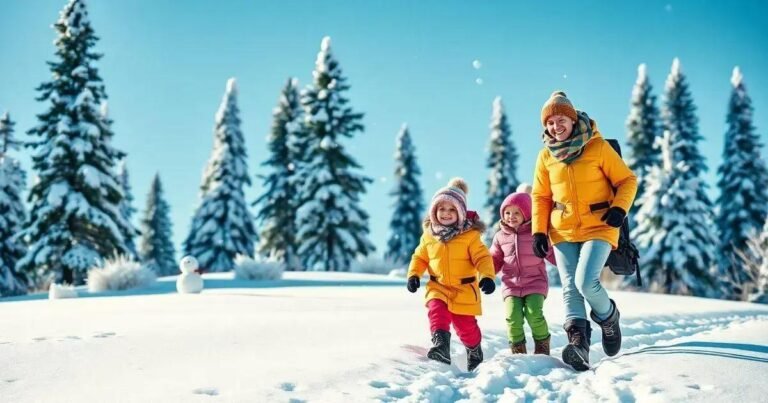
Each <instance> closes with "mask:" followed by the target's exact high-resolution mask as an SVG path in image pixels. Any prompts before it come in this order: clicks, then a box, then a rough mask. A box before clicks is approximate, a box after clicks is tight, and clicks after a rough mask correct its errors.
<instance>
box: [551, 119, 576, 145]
mask: <svg viewBox="0 0 768 403" xmlns="http://www.w3.org/2000/svg"><path fill="white" fill-rule="evenodd" d="M546 123H547V131H548V132H549V134H551V135H552V136H554V137H555V139H557V141H563V140H566V139H568V137H571V133H573V125H574V124H575V123H576V122H574V121H573V120H571V118H569V117H568V116H565V115H552V116H550V117H549V118H548V119H547V121H546Z"/></svg>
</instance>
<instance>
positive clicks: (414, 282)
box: [408, 276, 421, 293]
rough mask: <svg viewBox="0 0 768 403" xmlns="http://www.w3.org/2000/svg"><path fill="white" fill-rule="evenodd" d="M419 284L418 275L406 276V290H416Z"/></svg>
mask: <svg viewBox="0 0 768 403" xmlns="http://www.w3.org/2000/svg"><path fill="white" fill-rule="evenodd" d="M419 286H421V280H419V277H418V276H411V277H409V278H408V291H410V292H412V293H413V292H416V290H418V289H419Z"/></svg>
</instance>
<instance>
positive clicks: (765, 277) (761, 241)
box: [748, 220, 768, 304]
mask: <svg viewBox="0 0 768 403" xmlns="http://www.w3.org/2000/svg"><path fill="white" fill-rule="evenodd" d="M756 241H757V242H756V245H755V246H756V249H757V251H758V253H755V255H760V256H759V259H760V266H759V269H758V271H757V276H755V277H756V278H755V280H754V284H753V287H752V292H750V293H749V297H748V299H749V302H757V303H760V304H768V247H766V245H767V244H768V220H767V221H766V222H765V225H763V230H762V232H761V233H760V237H759V238H758V239H757V240H756Z"/></svg>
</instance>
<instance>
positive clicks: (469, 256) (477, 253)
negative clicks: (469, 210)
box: [408, 221, 496, 315]
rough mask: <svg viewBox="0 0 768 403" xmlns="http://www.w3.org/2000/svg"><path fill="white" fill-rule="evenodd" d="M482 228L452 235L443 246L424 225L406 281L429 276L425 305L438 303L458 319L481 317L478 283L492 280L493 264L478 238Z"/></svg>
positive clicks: (427, 224) (493, 275) (426, 225)
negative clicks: (426, 303) (444, 305)
mask: <svg viewBox="0 0 768 403" xmlns="http://www.w3.org/2000/svg"><path fill="white" fill-rule="evenodd" d="M484 227H485V226H484V225H482V223H479V222H478V224H476V226H475V227H474V228H473V229H470V230H469V231H466V232H464V233H461V234H459V235H456V237H454V238H453V239H451V240H449V241H448V242H446V243H443V242H440V240H439V239H438V238H435V237H434V236H432V232H431V231H430V229H429V221H426V222H425V223H424V234H423V235H422V236H421V240H420V241H419V246H417V247H416V250H415V251H414V252H413V257H412V258H411V264H410V267H409V268H408V277H411V276H419V278H421V276H422V275H424V272H425V271H428V272H429V275H430V280H429V282H427V286H426V288H427V294H426V301H427V302H428V301H429V300H432V299H439V300H442V301H443V302H445V303H446V304H447V305H448V310H449V311H451V312H452V313H455V314H460V315H481V314H482V308H481V305H480V289H479V288H478V283H479V282H480V279H482V278H484V277H488V278H491V279H493V278H494V277H495V276H496V274H495V271H494V270H493V261H492V260H491V254H490V253H489V252H488V248H487V247H486V246H485V244H483V241H482V240H481V239H480V237H481V236H482V234H483V229H484Z"/></svg>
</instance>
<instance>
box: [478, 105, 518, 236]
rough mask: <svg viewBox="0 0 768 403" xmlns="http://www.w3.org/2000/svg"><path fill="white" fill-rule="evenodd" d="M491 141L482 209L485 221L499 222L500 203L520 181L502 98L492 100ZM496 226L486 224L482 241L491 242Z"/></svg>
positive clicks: (516, 156) (515, 153) (515, 152)
mask: <svg viewBox="0 0 768 403" xmlns="http://www.w3.org/2000/svg"><path fill="white" fill-rule="evenodd" d="M490 128H491V140H490V143H489V144H488V161H487V162H486V167H487V168H490V170H491V173H490V175H489V176H488V180H487V181H486V187H487V190H486V200H485V206H484V207H485V210H486V216H487V221H486V222H488V223H495V222H497V221H499V219H500V217H499V206H501V203H502V202H503V201H504V198H505V197H507V195H509V194H510V193H512V192H514V191H515V189H517V186H518V185H519V184H520V181H519V180H517V158H518V154H517V149H516V148H515V145H514V143H513V142H512V138H511V137H512V131H511V130H510V129H509V123H508V121H507V114H506V112H504V104H503V103H502V102H501V97H496V98H495V99H494V100H493V113H492V115H491V126H490ZM495 229H497V228H496V226H495V225H489V226H488V231H487V232H486V234H485V243H486V245H490V244H491V242H492V241H493V234H494V232H495V231H494V230H495Z"/></svg>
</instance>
